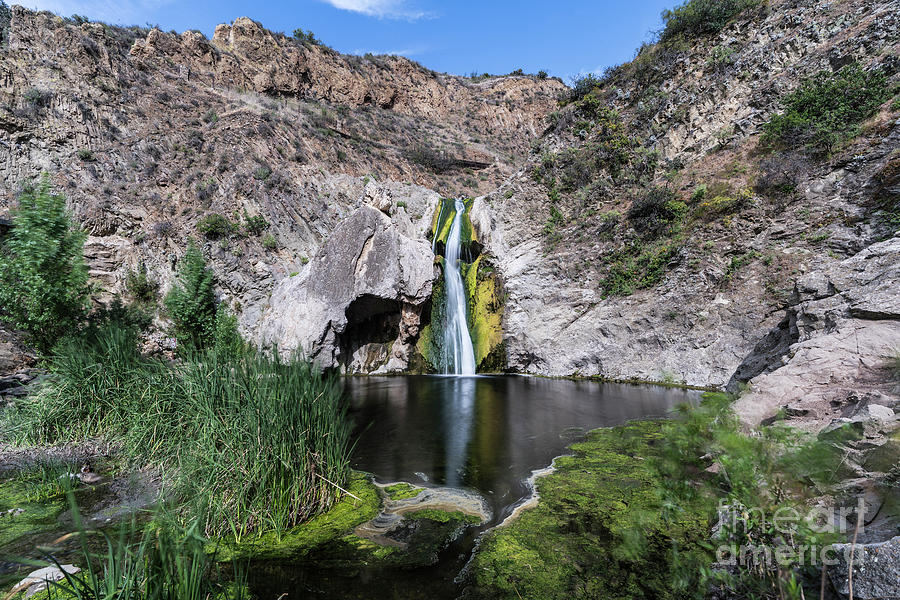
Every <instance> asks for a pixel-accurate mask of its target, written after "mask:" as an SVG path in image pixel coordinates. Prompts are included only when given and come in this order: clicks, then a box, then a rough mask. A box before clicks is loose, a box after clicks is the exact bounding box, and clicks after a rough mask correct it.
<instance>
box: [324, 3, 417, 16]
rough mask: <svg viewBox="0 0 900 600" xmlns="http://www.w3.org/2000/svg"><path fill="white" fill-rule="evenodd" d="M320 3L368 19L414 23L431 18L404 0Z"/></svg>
mask: <svg viewBox="0 0 900 600" xmlns="http://www.w3.org/2000/svg"><path fill="white" fill-rule="evenodd" d="M322 2H327V3H328V4H330V5H332V6H333V7H335V8H339V9H341V10H349V11H351V12H357V13H361V14H364V15H368V16H370V17H378V18H387V19H407V20H410V21H415V20H417V19H424V18H428V17H431V16H433V15H432V14H431V13H429V12H427V11H424V10H418V9H415V8H412V7H409V6H407V3H406V0H322Z"/></svg>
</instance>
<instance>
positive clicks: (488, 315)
mask: <svg viewBox="0 0 900 600" xmlns="http://www.w3.org/2000/svg"><path fill="white" fill-rule="evenodd" d="M463 271H464V273H463V275H464V281H465V285H466V296H467V298H466V304H467V306H468V309H469V310H468V316H469V332H470V333H471V335H472V346H473V347H474V350H475V365H476V366H477V367H478V371H479V372H481V373H485V372H498V371H503V370H505V369H506V352H505V347H504V346H503V309H504V301H503V299H504V298H503V287H502V285H501V283H500V280H499V279H498V277H497V274H496V273H495V271H494V267H493V266H492V265H491V263H490V260H489V259H488V258H487V257H486V256H485V255H483V254H482V255H481V256H479V257H478V258H476V259H475V262H474V263H472V264H471V265H463Z"/></svg>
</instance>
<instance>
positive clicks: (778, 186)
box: [756, 151, 809, 196]
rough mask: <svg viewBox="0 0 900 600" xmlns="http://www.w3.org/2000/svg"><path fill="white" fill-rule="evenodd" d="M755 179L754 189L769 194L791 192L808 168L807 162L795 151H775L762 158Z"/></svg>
mask: <svg viewBox="0 0 900 600" xmlns="http://www.w3.org/2000/svg"><path fill="white" fill-rule="evenodd" d="M759 169H760V175H759V178H758V179H757V180H756V190H757V191H758V192H760V193H763V194H769V195H775V196H777V195H786V194H791V193H793V192H794V191H795V190H796V189H797V185H798V184H799V183H800V180H801V179H802V178H803V176H804V175H805V173H806V172H807V171H808V170H809V163H808V162H807V159H806V158H805V157H803V155H801V154H798V153H796V152H790V151H788V152H776V153H775V154H772V155H771V156H769V157H768V158H766V159H764V160H763V161H762V162H761V163H760V165H759Z"/></svg>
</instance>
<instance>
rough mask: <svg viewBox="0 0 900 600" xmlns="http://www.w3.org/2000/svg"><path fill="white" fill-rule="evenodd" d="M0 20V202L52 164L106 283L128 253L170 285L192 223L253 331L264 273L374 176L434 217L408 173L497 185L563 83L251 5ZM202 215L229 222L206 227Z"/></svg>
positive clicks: (117, 284) (436, 186)
mask: <svg viewBox="0 0 900 600" xmlns="http://www.w3.org/2000/svg"><path fill="white" fill-rule="evenodd" d="M8 30H9V35H8V36H5V37H4V39H3V44H4V46H3V48H2V51H0V73H2V75H3V76H2V77H0V219H2V218H3V217H5V215H6V213H7V212H8V210H9V209H11V208H12V207H13V206H14V205H15V195H16V191H17V190H18V189H19V187H20V185H21V183H22V181H23V180H25V179H28V178H33V177H36V176H39V175H40V174H41V173H42V172H47V173H48V174H49V175H50V177H51V181H52V183H53V185H54V187H55V188H56V189H57V190H58V191H59V192H61V193H63V194H65V195H66V197H67V199H68V201H69V204H70V208H71V210H72V212H73V215H74V217H75V219H76V220H77V221H78V222H79V223H80V224H82V226H83V227H84V228H85V230H86V231H87V233H88V234H89V238H88V242H87V247H86V255H87V259H88V262H89V266H90V268H91V275H92V277H93V279H94V281H95V282H96V283H97V284H98V287H100V288H102V290H103V297H104V298H105V299H109V298H110V297H111V296H112V295H113V294H116V293H120V294H125V293H127V290H126V289H125V281H126V275H127V272H128V270H129V269H134V268H137V266H138V265H139V264H140V263H143V264H144V265H145V266H146V267H147V269H148V271H149V272H150V273H151V275H152V276H153V277H154V278H156V279H157V280H158V281H159V282H160V284H161V287H160V292H161V294H164V293H165V292H166V291H167V290H168V288H169V286H170V284H171V282H172V280H173V278H174V269H175V265H176V263H177V257H178V256H179V255H181V254H182V253H183V252H184V248H185V246H186V243H187V240H188V238H190V237H194V238H196V239H199V240H200V242H201V245H202V246H203V249H204V253H205V255H206V256H207V259H208V261H209V262H210V264H211V266H212V267H213V269H214V270H215V272H216V274H217V276H218V288H219V293H220V297H221V299H222V301H224V302H225V303H226V304H227V305H229V307H230V309H231V310H232V311H233V312H235V313H236V314H238V316H239V319H240V326H241V328H242V331H243V332H244V333H245V334H246V335H248V336H249V337H254V336H255V333H256V331H257V330H258V325H259V323H260V318H261V316H262V314H263V312H264V311H265V310H266V307H267V304H268V301H269V296H270V294H271V293H272V290H273V288H274V286H275V285H276V283H278V282H280V281H281V280H283V279H285V278H287V277H288V276H289V275H290V274H291V273H295V272H303V271H304V270H305V269H306V268H307V267H306V265H307V263H309V262H310V261H311V260H312V259H313V258H314V257H315V256H316V255H317V254H318V252H319V249H320V248H321V246H322V244H323V243H324V242H325V240H326V239H328V238H329V236H330V235H331V234H332V232H333V231H334V230H335V229H336V227H337V226H338V225H339V224H340V223H341V222H342V221H343V220H344V219H346V218H347V217H348V216H349V215H351V214H353V213H354V212H355V211H356V210H357V209H358V208H359V207H360V206H362V205H363V204H364V203H366V202H368V200H367V194H368V192H366V188H367V186H368V185H370V184H372V183H373V182H374V181H378V182H379V184H384V185H383V187H384V189H390V190H394V192H393V202H394V204H393V205H392V207H391V208H389V209H388V210H390V211H392V212H395V213H397V214H399V215H403V214H406V215H407V216H408V217H409V219H410V220H412V221H418V220H419V219H421V218H424V219H425V220H426V222H427V221H428V220H430V218H431V212H430V210H431V209H430V207H429V206H425V205H424V204H423V205H421V206H420V205H419V204H417V203H416V202H414V201H411V200H410V198H408V197H407V192H406V191H404V190H421V189H422V188H420V187H416V185H419V186H425V187H426V188H427V189H432V190H438V191H439V192H440V193H441V194H442V195H446V196H451V195H456V194H462V193H464V192H465V193H467V194H472V193H479V192H487V191H488V190H490V189H493V188H494V187H496V185H498V184H499V183H500V182H501V181H502V180H503V179H505V178H506V177H508V176H509V175H510V174H511V173H513V172H514V171H515V169H516V168H517V166H518V165H520V164H521V163H522V162H523V161H524V156H525V155H526V153H527V149H528V147H529V144H530V142H531V140H532V139H533V137H534V136H535V135H537V134H539V133H540V132H541V131H542V130H543V129H544V128H545V123H544V119H545V117H546V115H547V114H548V113H549V112H551V111H552V110H554V108H555V105H556V97H557V94H558V93H560V92H561V91H562V90H564V89H565V86H564V85H563V83H562V82H561V81H559V80H558V79H552V78H538V77H535V76H519V75H513V76H508V77H491V78H487V79H471V78H466V77H457V76H453V75H446V74H440V73H435V72H433V71H430V70H429V69H426V68H424V67H422V66H421V65H418V64H417V63H414V62H412V61H409V60H407V59H405V58H401V57H390V56H365V57H359V56H348V55H342V54H339V53H337V52H335V51H333V50H331V49H330V48H328V47H326V46H324V45H320V44H313V43H308V42H307V43H302V42H299V41H296V40H293V39H290V38H287V37H285V36H283V35H280V34H275V33H273V32H270V31H268V30H266V29H265V28H264V27H262V26H261V25H260V24H259V23H256V22H254V21H251V20H250V19H246V18H241V19H237V20H236V21H234V22H233V23H232V24H228V25H223V26H220V27H219V28H217V30H216V34H215V35H214V36H213V38H212V39H206V38H205V37H204V36H203V35H202V34H200V33H198V32H194V31H188V32H184V33H182V34H176V33H166V32H163V31H160V30H158V29H145V28H138V27H130V28H123V27H115V26H109V25H105V24H103V23H93V22H81V21H80V20H74V19H65V18H61V17H59V16H56V15H53V14H51V13H48V12H34V11H30V10H27V9H25V8H22V7H19V6H14V7H12V8H11V19H10V22H9V27H8ZM400 182H407V183H406V185H403V184H401V183H400ZM418 193H419V192H410V194H412V195H416V194H418ZM434 195H435V196H436V195H437V194H434ZM404 205H405V206H404ZM426 213H427V214H426ZM209 217H213V218H219V217H221V218H224V219H225V221H224V222H225V223H227V224H228V226H227V227H225V228H224V230H219V231H216V232H207V231H206V230H204V229H203V227H202V224H203V221H204V219H206V218H209ZM250 220H254V221H253V222H255V223H256V224H258V225H259V226H260V227H262V229H261V230H260V229H255V230H254V229H248V226H247V225H248V223H250V222H251V221H250ZM401 220H402V219H401ZM395 221H397V222H398V223H399V220H398V219H395ZM219 222H220V223H221V222H223V221H221V220H220V221H219ZM3 223H5V221H0V225H2V226H3V227H6V225H3ZM420 233H421V235H422V237H423V238H424V231H421V232H420ZM405 235H409V234H408V233H407V234H405ZM417 235H418V234H417ZM409 318H411V317H409ZM0 342H2V340H0Z"/></svg>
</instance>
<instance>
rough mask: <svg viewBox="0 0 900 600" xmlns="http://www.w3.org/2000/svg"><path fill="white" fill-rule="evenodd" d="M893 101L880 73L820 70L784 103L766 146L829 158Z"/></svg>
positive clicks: (770, 124) (855, 68)
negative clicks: (887, 102) (862, 125)
mask: <svg viewBox="0 0 900 600" xmlns="http://www.w3.org/2000/svg"><path fill="white" fill-rule="evenodd" d="M890 97H891V91H890V88H889V86H888V81H887V77H886V76H885V74H884V72H883V71H881V70H879V69H873V70H870V71H865V70H863V69H862V67H860V66H859V65H858V64H852V65H847V66H845V67H843V68H842V69H841V70H840V71H838V72H836V73H832V72H830V71H820V72H819V73H817V74H816V75H815V76H814V77H812V78H810V79H807V80H806V81H804V82H803V83H802V85H801V86H800V88H799V89H797V90H796V91H794V92H792V93H790V94H788V95H787V96H785V97H784V98H783V99H782V104H783V105H784V108H785V110H784V113H783V114H780V115H775V116H774V117H772V119H771V120H770V121H769V122H768V123H767V124H766V125H765V126H764V130H765V133H764V135H763V143H764V144H768V145H770V146H773V147H777V148H788V149H797V150H806V151H809V152H810V153H812V154H819V155H827V154H830V153H831V152H832V151H834V149H835V148H836V147H837V146H838V145H839V144H841V143H842V142H844V141H845V140H847V139H850V138H852V137H853V136H855V135H856V134H857V132H858V130H859V124H860V123H861V122H862V121H864V120H865V119H867V118H869V117H870V116H872V115H873V114H875V112H876V111H877V110H878V107H879V106H881V104H882V103H884V102H885V101H887V100H888V99H889V98H890Z"/></svg>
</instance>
